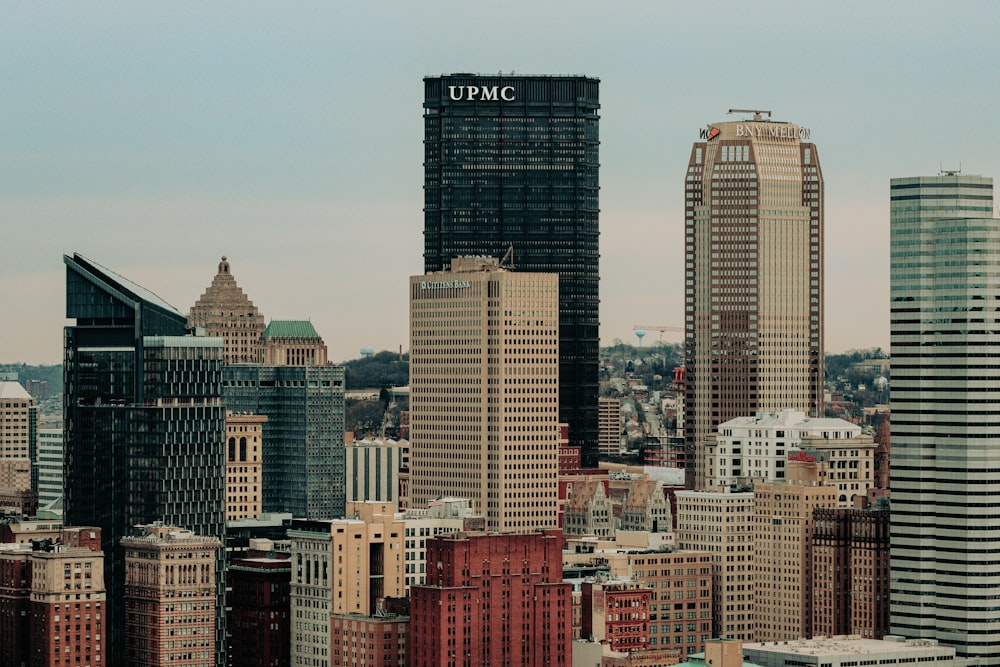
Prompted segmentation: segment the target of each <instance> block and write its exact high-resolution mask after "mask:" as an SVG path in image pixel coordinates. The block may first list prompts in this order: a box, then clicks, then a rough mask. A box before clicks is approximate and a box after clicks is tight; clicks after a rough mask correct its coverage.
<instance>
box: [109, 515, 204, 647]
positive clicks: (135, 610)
mask: <svg viewBox="0 0 1000 667" xmlns="http://www.w3.org/2000/svg"><path fill="white" fill-rule="evenodd" d="M136 528H137V532H138V533H139V534H138V535H136V536H134V537H125V538H122V542H121V544H122V548H123V549H124V550H125V614H126V621H125V664H126V665H127V666H128V667H167V666H168V665H184V666H189V665H190V666H191V667H212V665H214V664H215V654H216V650H215V621H216V615H217V614H216V608H215V603H216V586H217V585H218V582H217V579H216V574H215V564H216V560H217V555H218V553H219V547H220V546H221V542H220V540H219V539H218V538H215V537H204V536H201V535H196V534H194V533H192V532H191V531H189V530H184V529H183V528H179V527H176V526H165V525H163V524H159V523H157V524H151V525H146V526H137V527H136Z"/></svg>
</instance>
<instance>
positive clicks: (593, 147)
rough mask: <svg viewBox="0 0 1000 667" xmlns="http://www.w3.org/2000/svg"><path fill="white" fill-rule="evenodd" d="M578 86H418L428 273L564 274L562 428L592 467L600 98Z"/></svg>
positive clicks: (491, 82) (465, 81) (444, 82)
mask: <svg viewBox="0 0 1000 667" xmlns="http://www.w3.org/2000/svg"><path fill="white" fill-rule="evenodd" d="M598 86H599V81H598V80H597V79H593V78H588V77H583V76H513V75H511V76H503V75H500V76H492V75H491V76H486V75H473V74H452V75H445V76H435V77H427V78H425V79H424V270H425V271H427V272H430V271H443V270H446V269H447V268H448V267H449V265H450V264H451V262H452V260H454V258H456V257H460V256H471V255H487V256H490V257H497V258H500V257H503V256H505V255H507V254H508V251H511V252H510V255H509V256H508V258H509V260H510V264H511V265H513V266H515V267H516V268H517V270H518V271H525V272H530V273H558V274H559V421H560V422H564V423H568V424H569V428H570V444H571V445H578V446H581V447H582V448H583V465H584V467H587V468H593V467H596V466H597V457H598V425H597V371H598V263H599V251H598V215H599V212H600V209H599V205H598V190H599V186H598V171H599V166H600V164H599V161H598V146H599V137H598V120H599V117H598V110H599V108H600V103H599V99H598Z"/></svg>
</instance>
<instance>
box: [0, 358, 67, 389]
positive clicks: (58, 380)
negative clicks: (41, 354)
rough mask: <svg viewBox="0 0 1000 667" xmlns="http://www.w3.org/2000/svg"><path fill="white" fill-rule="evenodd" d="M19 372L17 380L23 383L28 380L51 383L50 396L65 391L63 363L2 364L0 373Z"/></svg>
mask: <svg viewBox="0 0 1000 667" xmlns="http://www.w3.org/2000/svg"><path fill="white" fill-rule="evenodd" d="M6 373H17V381H18V382H20V383H21V384H22V385H23V384H24V383H25V382H26V381H27V380H38V381H40V382H48V383H49V396H60V395H62V391H63V377H62V365H61V364H56V365H54V366H29V365H27V364H0V375H4V374H6Z"/></svg>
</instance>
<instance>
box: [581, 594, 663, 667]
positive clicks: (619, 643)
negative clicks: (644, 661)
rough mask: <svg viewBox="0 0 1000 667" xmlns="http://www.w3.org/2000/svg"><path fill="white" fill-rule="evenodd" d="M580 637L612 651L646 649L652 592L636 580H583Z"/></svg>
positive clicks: (647, 645) (647, 646)
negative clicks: (591, 639) (590, 639)
mask: <svg viewBox="0 0 1000 667" xmlns="http://www.w3.org/2000/svg"><path fill="white" fill-rule="evenodd" d="M581 593H582V595H581V600H582V611H583V618H582V627H581V631H582V636H584V637H591V638H593V639H594V640H596V641H599V642H601V643H605V644H607V645H608V647H609V648H610V649H611V650H612V651H625V652H628V651H642V650H645V649H647V648H649V625H650V611H649V609H650V607H649V601H650V600H651V599H652V596H653V591H651V590H650V589H649V587H648V586H646V585H644V584H641V583H639V582H637V581H631V580H628V579H622V580H616V579H611V580H607V581H605V580H598V581H584V582H583V584H582V585H581Z"/></svg>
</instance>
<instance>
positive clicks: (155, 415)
mask: <svg viewBox="0 0 1000 667" xmlns="http://www.w3.org/2000/svg"><path fill="white" fill-rule="evenodd" d="M63 259H64V262H65V264H66V316H67V317H69V318H75V320H76V322H75V323H74V324H73V325H71V326H68V327H66V330H65V334H64V339H65V350H64V363H63V372H64V376H65V387H66V391H65V398H64V404H63V414H64V422H65V425H64V429H65V435H66V460H65V470H66V496H65V510H64V516H65V518H66V523H67V524H68V525H91V526H97V527H99V528H100V529H101V540H102V543H101V545H102V550H103V551H104V554H105V559H104V575H105V584H106V585H107V590H108V607H107V616H106V620H107V628H108V646H107V648H108V651H107V653H108V655H107V657H108V662H109V663H110V664H111V665H112V667H117V666H119V665H123V664H124V647H125V616H124V589H125V552H124V549H123V548H122V547H121V545H120V541H121V539H122V538H123V537H126V536H127V535H129V534H130V532H131V530H132V527H133V526H135V525H138V524H148V523H153V522H156V521H163V522H166V523H173V524H175V525H183V526H185V527H188V528H190V529H192V530H194V531H196V532H198V533H199V534H201V535H205V536H210V537H217V538H220V539H221V538H222V536H223V535H224V534H225V517H226V506H225V495H226V468H225V466H226V459H225V448H224V443H225V435H226V430H225V410H224V409H223V407H222V400H221V384H222V340H221V339H219V338H204V337H196V336H190V335H187V333H188V328H187V321H186V319H185V317H184V315H182V314H180V313H179V312H177V310H175V309H174V308H173V307H172V306H170V305H169V304H167V303H166V302H164V301H163V300H162V299H160V298H159V297H158V296H156V295H155V294H153V293H152V292H150V291H149V290H146V289H144V288H142V287H140V286H138V285H136V284H135V283H133V282H131V281H129V280H127V279H125V278H123V277H121V276H119V275H117V274H115V273H113V272H112V271H110V270H108V269H106V268H104V267H102V266H100V265H99V264H96V263H95V262H92V261H91V260H88V259H87V258H85V257H83V256H82V255H79V254H75V255H73V256H72V257H70V256H65V257H64V258H63ZM217 552H218V560H217V564H218V565H217V569H216V579H217V584H218V586H217V591H218V595H219V600H218V603H217V606H216V609H217V610H219V616H218V618H217V619H216V623H215V631H216V633H217V634H216V642H217V643H216V647H217V650H219V651H221V653H220V654H219V656H218V657H219V658H220V660H221V659H224V647H225V634H224V633H225V618H224V616H223V614H222V610H224V609H225V600H224V599H223V596H224V594H225V585H224V581H225V579H224V576H225V568H224V563H223V561H222V560H221V559H222V550H221V549H218V550H217ZM218 664H223V663H222V662H221V661H220V662H219V663H218Z"/></svg>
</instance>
